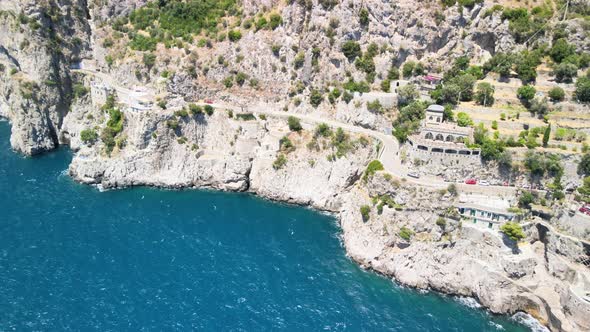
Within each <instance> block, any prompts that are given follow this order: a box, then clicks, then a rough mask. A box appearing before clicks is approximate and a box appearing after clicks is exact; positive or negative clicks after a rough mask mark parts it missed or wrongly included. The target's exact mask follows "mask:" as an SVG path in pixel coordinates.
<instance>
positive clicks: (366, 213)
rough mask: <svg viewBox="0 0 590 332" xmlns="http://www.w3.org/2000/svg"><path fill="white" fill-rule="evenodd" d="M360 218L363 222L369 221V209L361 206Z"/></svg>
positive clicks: (366, 206)
mask: <svg viewBox="0 0 590 332" xmlns="http://www.w3.org/2000/svg"><path fill="white" fill-rule="evenodd" d="M360 211H361V217H362V218H363V221H364V222H367V221H369V219H370V217H371V207H370V206H368V205H363V206H361V209H360Z"/></svg>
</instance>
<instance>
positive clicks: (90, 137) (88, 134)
mask: <svg viewBox="0 0 590 332" xmlns="http://www.w3.org/2000/svg"><path fill="white" fill-rule="evenodd" d="M80 139H81V140H82V142H84V143H93V142H95V141H96V140H97V139H98V134H97V133H96V131H95V130H94V129H84V130H82V131H81V132H80Z"/></svg>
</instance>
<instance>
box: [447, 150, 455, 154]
mask: <svg viewBox="0 0 590 332" xmlns="http://www.w3.org/2000/svg"><path fill="white" fill-rule="evenodd" d="M445 153H448V154H457V150H453V149H446V150H445Z"/></svg>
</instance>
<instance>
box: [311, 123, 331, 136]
mask: <svg viewBox="0 0 590 332" xmlns="http://www.w3.org/2000/svg"><path fill="white" fill-rule="evenodd" d="M330 136H332V129H331V128H330V126H328V125H327V124H325V123H320V124H319V125H317V127H316V128H315V131H314V137H330Z"/></svg>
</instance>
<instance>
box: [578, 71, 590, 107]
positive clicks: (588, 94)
mask: <svg viewBox="0 0 590 332" xmlns="http://www.w3.org/2000/svg"><path fill="white" fill-rule="evenodd" d="M576 98H577V99H578V101H580V102H582V103H590V77H580V78H578V80H577V81H576Z"/></svg>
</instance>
